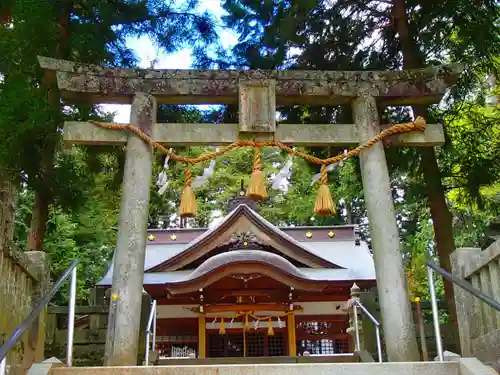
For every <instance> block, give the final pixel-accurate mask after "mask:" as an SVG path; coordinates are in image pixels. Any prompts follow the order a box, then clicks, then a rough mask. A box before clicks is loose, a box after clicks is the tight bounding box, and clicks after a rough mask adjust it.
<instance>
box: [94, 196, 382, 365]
mask: <svg viewBox="0 0 500 375" xmlns="http://www.w3.org/2000/svg"><path fill="white" fill-rule="evenodd" d="M228 211H229V213H228V215H227V216H226V217H224V218H223V219H222V220H221V221H220V222H219V223H217V225H215V226H214V227H212V228H210V229H168V230H149V231H148V243H147V247H146V258H145V265H144V290H145V292H147V293H148V294H149V295H150V296H151V298H152V299H153V300H156V301H157V323H156V330H157V331H156V332H157V333H156V334H157V336H156V350H157V351H158V352H159V353H160V356H159V358H160V359H165V360H166V359H171V358H179V357H184V358H186V357H188V358H194V357H196V358H226V357H285V356H287V357H295V356H303V355H304V354H305V355H311V356H314V355H321V356H337V355H338V356H343V355H346V354H347V355H349V354H351V353H353V352H354V342H353V338H352V336H351V335H349V334H348V333H347V332H346V331H347V328H348V326H349V315H348V314H347V313H346V312H345V311H344V310H343V309H342V306H343V305H344V304H345V303H346V301H347V300H348V299H349V298H350V288H351V287H352V286H353V284H354V283H356V284H357V285H358V286H359V287H360V288H361V289H370V288H373V287H374V286H375V285H376V282H375V267H374V263H373V258H372V255H371V252H370V250H369V248H368V245H367V244H366V243H365V242H363V241H361V240H360V238H359V236H358V231H357V226H356V225H342V226H330V227H289V228H278V227H276V226H274V225H273V224H271V223H270V222H269V221H267V220H266V219H264V218H263V217H262V216H261V215H259V213H258V207H257V206H256V204H255V203H254V202H253V201H251V200H249V199H248V198H246V197H244V196H239V197H237V198H235V199H233V200H232V201H231V202H230V204H229V210H228ZM112 270H113V264H111V266H110V267H109V270H108V272H107V273H106V275H105V276H104V277H103V279H102V280H101V281H100V282H99V283H98V287H102V288H110V287H111V284H112V272H113V271H112Z"/></svg>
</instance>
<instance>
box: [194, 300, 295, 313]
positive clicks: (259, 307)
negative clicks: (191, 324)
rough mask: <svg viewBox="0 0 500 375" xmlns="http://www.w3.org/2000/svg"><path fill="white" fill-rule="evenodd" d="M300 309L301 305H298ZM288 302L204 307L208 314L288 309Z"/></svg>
mask: <svg viewBox="0 0 500 375" xmlns="http://www.w3.org/2000/svg"><path fill="white" fill-rule="evenodd" d="M296 307H297V309H300V307H299V306H296ZM288 308H289V305H288V304H287V303H259V304H241V305H218V306H217V305H215V306H205V307H204V308H203V309H204V311H205V312H206V313H207V314H210V313H222V312H238V311H288Z"/></svg>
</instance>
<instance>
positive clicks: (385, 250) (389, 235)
mask: <svg viewBox="0 0 500 375" xmlns="http://www.w3.org/2000/svg"><path fill="white" fill-rule="evenodd" d="M353 112H354V113H353V114H354V119H355V122H356V127H357V129H358V135H359V137H360V140H361V142H363V141H367V140H369V139H371V138H373V137H374V136H375V135H376V134H378V133H379V132H380V124H379V117H378V110H377V104H376V101H375V98H374V97H372V96H369V95H363V96H359V97H358V98H356V100H355V101H354V103H353ZM359 160H360V164H361V177H362V180H363V191H364V196H365V203H366V209H367V212H368V221H369V225H370V235H371V239H372V244H373V260H374V263H375V270H376V276H377V288H378V293H379V299H380V311H381V316H382V325H383V327H384V338H385V346H386V351H387V357H388V359H389V361H390V362H405V361H418V360H420V353H419V350H418V346H417V340H416V335H415V325H414V322H413V315H412V311H411V306H410V298H409V296H408V282H407V279H406V274H405V272H404V267H403V258H402V256H401V251H400V239H399V232H398V226H397V222H396V214H395V212H394V204H393V200H392V193H391V184H390V180H389V171H388V168H387V161H386V158H385V152H384V146H383V144H382V143H377V144H375V145H374V146H372V147H370V148H368V149H366V150H363V151H361V154H360V155H359Z"/></svg>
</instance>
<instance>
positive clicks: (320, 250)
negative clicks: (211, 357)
mask: <svg viewBox="0 0 500 375" xmlns="http://www.w3.org/2000/svg"><path fill="white" fill-rule="evenodd" d="M185 246H186V245H185V244H161V245H148V246H147V247H146V259H145V268H146V269H148V268H151V267H153V266H155V265H158V264H161V263H162V262H164V261H165V260H166V259H169V258H171V257H172V256H174V255H176V254H178V253H180V252H182V250H183V249H184V248H185ZM304 246H306V247H307V248H308V249H309V251H311V252H314V253H315V254H316V255H318V256H320V257H322V258H324V259H326V260H329V261H330V262H332V263H335V264H338V265H339V266H342V267H343V268H305V267H297V269H298V270H299V271H300V272H301V273H302V274H303V275H305V276H306V277H307V278H308V279H310V280H318V281H319V280H321V281H342V280H344V281H351V280H353V281H355V280H375V267H374V264H373V258H372V255H371V253H370V250H369V249H368V245H367V244H366V243H365V242H363V241H360V242H359V245H357V244H356V243H355V241H312V242H307V243H304ZM192 272H193V270H182V271H171V272H146V273H145V274H144V284H145V285H154V284H165V283H171V282H179V281H183V280H187V278H188V276H189V275H190V274H191V273H192ZM112 278H113V268H112V265H111V266H110V268H109V270H108V272H107V273H106V275H105V276H104V277H103V278H102V280H101V281H99V283H98V284H97V285H99V286H107V285H111V280H112Z"/></svg>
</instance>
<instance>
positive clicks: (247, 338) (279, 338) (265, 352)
mask: <svg viewBox="0 0 500 375" xmlns="http://www.w3.org/2000/svg"><path fill="white" fill-rule="evenodd" d="M287 352H288V350H287V343H286V339H285V332H275V334H274V336H269V335H267V334H266V332H258V331H257V332H245V333H242V332H241V331H240V332H228V333H227V334H226V335H220V334H219V333H218V332H209V333H207V357H208V358H226V357H283V356H285V355H287Z"/></svg>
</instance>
